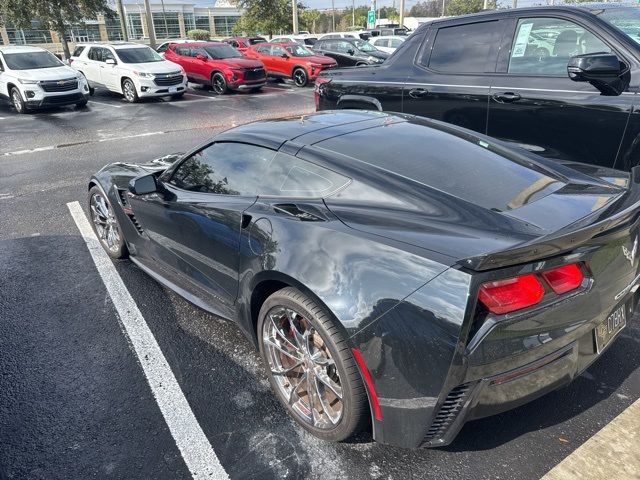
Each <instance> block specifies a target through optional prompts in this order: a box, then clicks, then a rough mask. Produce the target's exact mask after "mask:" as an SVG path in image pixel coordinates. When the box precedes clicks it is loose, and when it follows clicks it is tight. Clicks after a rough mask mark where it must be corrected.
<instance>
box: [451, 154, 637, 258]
mask: <svg viewBox="0 0 640 480" xmlns="http://www.w3.org/2000/svg"><path fill="white" fill-rule="evenodd" d="M637 223H640V166H637V167H634V168H633V169H632V170H631V178H630V181H629V187H628V188H627V191H626V192H624V193H623V194H621V195H620V197H619V198H617V199H616V200H615V201H614V202H612V203H611V204H610V205H608V206H606V207H604V208H602V209H600V210H597V211H595V212H593V213H592V214H590V215H587V216H586V217H583V218H581V219H580V220H578V221H577V222H574V223H572V224H570V225H568V226H566V227H564V228H562V229H560V230H558V231H555V232H553V233H551V234H549V235H545V236H542V237H539V238H536V239H534V240H531V241H528V242H525V243H521V244H519V245H516V246H515V247H513V248H509V249H507V250H501V251H498V252H492V253H488V254H484V255H478V256H476V257H470V258H467V259H465V260H462V261H461V262H459V263H460V265H462V266H463V267H466V268H470V269H472V270H479V271H481V270H490V269H493V268H499V267H507V266H510V265H517V264H520V263H528V262H532V261H536V260H540V259H542V258H546V257H551V256H554V255H560V254H562V253H567V252H569V251H571V250H573V249H575V248H576V247H578V246H579V245H581V244H583V243H584V242H586V241H588V240H591V239H592V238H594V237H596V236H598V235H602V234H604V233H606V232H610V231H612V230H615V229H618V228H623V227H626V226H628V227H629V228H631V227H632V226H636V224H637Z"/></svg>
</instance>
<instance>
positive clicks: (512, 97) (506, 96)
mask: <svg viewBox="0 0 640 480" xmlns="http://www.w3.org/2000/svg"><path fill="white" fill-rule="evenodd" d="M521 98H522V96H521V95H520V94H519V93H513V92H502V93H496V94H495V95H493V99H494V100H495V101H496V102H498V103H512V102H517V101H518V100H520V99H521Z"/></svg>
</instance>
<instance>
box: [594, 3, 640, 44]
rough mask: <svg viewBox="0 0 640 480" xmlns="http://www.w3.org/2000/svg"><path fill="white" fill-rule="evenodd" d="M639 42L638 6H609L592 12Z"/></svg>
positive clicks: (639, 10)
mask: <svg viewBox="0 0 640 480" xmlns="http://www.w3.org/2000/svg"><path fill="white" fill-rule="evenodd" d="M593 13H595V14H596V15H598V16H599V17H600V18H601V19H602V20H604V21H605V22H607V23H609V24H611V25H613V26H614V27H616V28H617V29H618V30H620V31H622V33H624V34H625V35H626V36H627V37H629V38H630V39H632V40H633V41H634V42H636V43H638V44H640V8H638V7H627V8H611V9H605V10H601V11H595V12H593Z"/></svg>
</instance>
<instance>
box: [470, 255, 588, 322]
mask: <svg viewBox="0 0 640 480" xmlns="http://www.w3.org/2000/svg"><path fill="white" fill-rule="evenodd" d="M542 279H544V281H545V282H546V283H547V284H548V285H549V287H550V288H551V290H553V292H554V293H555V294H557V295H562V294H564V293H567V292H570V291H571V290H575V289H576V288H578V287H579V286H580V285H581V284H582V280H584V274H583V273H582V269H581V268H580V265H578V264H577V263H572V264H569V265H563V266H561V267H558V268H554V269H551V270H546V271H544V272H540V273H529V274H526V275H521V276H519V277H513V278H507V279H505V280H497V281H495V282H487V283H484V284H482V285H481V286H480V292H479V293H478V299H479V300H480V302H482V304H483V305H484V306H485V307H487V309H488V310H489V311H490V312H491V313H494V314H496V315H501V314H504V313H509V312H515V311H516V310H521V309H523V308H527V307H531V306H532V305H535V304H537V303H540V301H541V300H542V297H544V295H545V288H544V286H543V284H542V281H541V280H542Z"/></svg>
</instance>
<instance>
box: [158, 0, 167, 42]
mask: <svg viewBox="0 0 640 480" xmlns="http://www.w3.org/2000/svg"><path fill="white" fill-rule="evenodd" d="M160 3H161V4H162V18H163V20H164V33H165V35H166V36H167V37H166V38H169V27H168V26H167V12H165V11H164V0H160Z"/></svg>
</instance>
